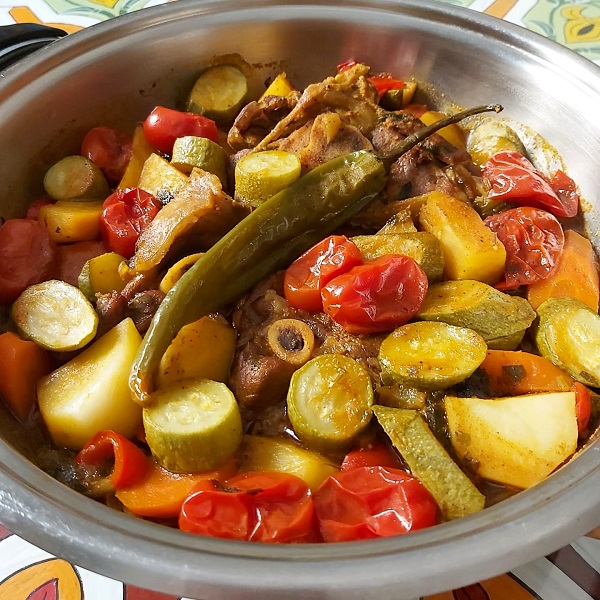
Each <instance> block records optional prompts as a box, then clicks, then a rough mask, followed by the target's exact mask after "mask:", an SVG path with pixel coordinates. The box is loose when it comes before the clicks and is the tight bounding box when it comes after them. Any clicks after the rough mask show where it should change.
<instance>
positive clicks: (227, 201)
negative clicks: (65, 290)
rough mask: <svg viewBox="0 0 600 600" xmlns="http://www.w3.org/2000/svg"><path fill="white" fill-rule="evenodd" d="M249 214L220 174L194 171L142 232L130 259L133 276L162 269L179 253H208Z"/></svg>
mask: <svg viewBox="0 0 600 600" xmlns="http://www.w3.org/2000/svg"><path fill="white" fill-rule="evenodd" d="M247 214H248V208H247V207H245V206H244V205H242V204H240V203H238V202H235V201H234V200H233V199H232V198H231V197H230V196H229V195H227V194H226V193H225V192H224V191H223V188H222V186H221V181H220V180H219V178H218V177H217V176H216V175H213V174H212V173H208V172H207V171H203V170H202V169H194V170H193V171H192V173H191V175H190V177H189V181H188V183H187V184H186V185H185V186H184V187H183V188H182V189H181V190H180V191H179V192H177V194H176V195H175V197H174V198H173V200H171V202H169V204H167V205H166V206H165V207H163V208H162V209H161V210H160V212H159V213H158V214H157V215H156V217H155V218H154V220H153V221H152V222H151V223H150V225H148V227H146V229H144V231H142V233H141V235H140V237H139V239H138V241H137V244H136V249H135V254H134V255H133V257H132V258H131V260H130V268H131V271H132V273H134V274H138V273H144V272H147V271H150V270H153V269H156V268H158V267H160V266H161V265H162V264H164V261H165V260H169V259H170V258H171V257H173V256H175V257H176V256H177V255H178V254H181V255H183V254H191V253H193V252H199V251H202V250H206V249H207V248H209V247H210V246H212V245H213V244H214V243H215V242H216V241H218V240H219V239H220V238H221V237H222V236H223V235H224V234H225V233H227V232H228V231H229V230H230V229H231V228H232V227H233V226H234V225H236V224H237V223H238V222H239V221H241V219H242V218H244V217H245V216H246V215H247Z"/></svg>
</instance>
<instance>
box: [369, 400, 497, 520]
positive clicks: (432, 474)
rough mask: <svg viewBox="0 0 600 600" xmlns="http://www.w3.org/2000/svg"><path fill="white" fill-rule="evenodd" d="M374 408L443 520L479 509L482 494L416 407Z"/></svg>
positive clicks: (482, 505) (480, 507) (386, 431)
mask: <svg viewBox="0 0 600 600" xmlns="http://www.w3.org/2000/svg"><path fill="white" fill-rule="evenodd" d="M373 412H374V413H375V416H376V417H377V420H378V421H379V424H380V425H381V427H382V428H383V430H384V431H385V433H386V434H387V435H388V437H389V438H390V440H391V441H392V444H394V447H395V448H396V450H398V452H400V454H401V455H402V458H403V459H404V461H405V462H406V464H407V465H408V466H409V468H410V470H411V472H412V474H413V475H414V476H415V477H417V478H418V479H419V480H420V481H421V483H422V484H423V485H424V486H425V487H426V488H427V489H428V490H429V492H430V493H431V495H432V496H433V497H434V498H435V501H436V502H437V503H438V506H439V507H440V510H441V512H442V516H443V517H444V519H446V520H452V519H458V518H460V517H464V516H466V515H469V514H472V513H475V512H477V511H480V510H481V509H482V508H483V507H484V505H485V496H484V495H483V494H482V493H481V492H480V491H479V490H478V489H477V488H476V487H475V485H474V484H473V483H472V482H471V480H470V479H469V478H468V477H467V476H466V475H465V474H464V473H463V472H462V470H461V469H460V467H459V466H458V465H457V464H456V463H455V462H454V461H453V460H452V458H451V457H450V455H449V454H448V453H447V452H446V450H445V449H444V447H443V446H442V445H441V444H440V442H439V441H438V440H437V438H436V437H435V435H433V433H432V432H431V430H430V429H429V427H428V425H427V423H426V422H425V421H424V419H423V417H422V416H421V415H420V414H419V413H418V412H417V411H416V410H405V409H402V408H389V407H387V406H374V407H373Z"/></svg>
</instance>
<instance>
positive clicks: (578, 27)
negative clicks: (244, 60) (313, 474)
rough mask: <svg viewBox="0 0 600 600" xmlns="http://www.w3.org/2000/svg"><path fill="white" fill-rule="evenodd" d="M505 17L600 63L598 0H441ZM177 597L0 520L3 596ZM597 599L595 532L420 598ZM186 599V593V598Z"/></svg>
mask: <svg viewBox="0 0 600 600" xmlns="http://www.w3.org/2000/svg"><path fill="white" fill-rule="evenodd" d="M443 1H445V2H447V3H448V4H454V5H457V6H463V7H466V8H470V9H473V10H478V11H481V12H484V13H487V14H489V15H493V16H495V17H498V18H502V19H506V20H507V21H510V22H512V23H516V24H518V25H521V26H523V27H526V28H528V29H530V30H532V31H535V32H537V33H540V34H542V35H544V36H546V37H548V38H550V39H552V40H555V41H557V42H559V43H561V44H563V45H565V46H567V47H568V48H570V49H571V50H573V51H575V52H578V53H580V54H581V55H582V56H585V57H586V58H588V59H590V60H592V61H594V62H596V63H597V64H599V65H600V0H589V1H587V2H582V1H577V0H443ZM163 2H165V0H22V1H19V0H0V25H8V24H11V23H15V22H17V23H25V22H28V23H44V24H47V25H53V26H56V27H60V28H61V29H64V30H65V31H67V32H68V33H72V32H74V31H77V30H79V29H81V28H83V27H88V26H90V25H92V24H94V23H97V22H99V21H103V20H106V19H110V18H112V17H116V16H118V15H122V14H125V13H128V12H132V11H135V10H140V9H143V8H145V7H149V6H153V5H156V4H162V3H163ZM84 598H85V600H178V598H177V597H176V596H172V595H168V594H162V593H158V592H151V591H148V590H143V589H140V588H138V587H134V586H131V585H127V584H126V583H122V582H118V581H114V580H111V579H108V578H106V577H102V576H100V575H97V574H95V573H93V572H91V571H88V570H86V569H83V568H81V567H78V566H76V565H71V564H70V563H68V562H67V561H65V560H63V559H61V558H58V557H55V556H52V555H51V554H48V553H47V552H45V551H43V550H41V549H39V548H36V547H35V546H33V545H31V544H30V543H28V542H26V541H25V540H23V539H21V538H19V537H18V536H16V535H14V534H11V533H10V532H9V531H8V530H6V529H4V528H3V527H2V526H1V525H0V600H84ZM484 599H489V600H534V599H537V600H590V599H594V600H600V540H595V539H591V538H582V539H580V540H578V541H576V542H574V543H573V544H571V545H569V546H568V547H566V548H563V549H561V550H559V551H558V552H555V553H553V554H552V555H550V556H548V557H545V558H541V559H539V560H536V561H534V562H532V563H529V564H526V565H523V566H522V567H519V568H517V569H514V570H513V571H512V572H511V573H508V574H505V575H501V576H499V577H495V578H493V579H490V580H486V581H482V582H480V583H478V584H475V585H471V586H468V587H466V588H461V589H460V590H453V591H448V592H445V593H442V594H436V595H434V596H428V597H427V598H425V599H424V600H484ZM184 600H185V599H184Z"/></svg>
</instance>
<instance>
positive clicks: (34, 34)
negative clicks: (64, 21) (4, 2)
mask: <svg viewBox="0 0 600 600" xmlns="http://www.w3.org/2000/svg"><path fill="white" fill-rule="evenodd" d="M65 35H67V32H66V31H63V30H62V29H57V28H56V27H48V26H47V25H38V24H36V23H17V24H16V25H4V26H2V27H0V71H2V70H4V69H6V68H7V67H9V66H10V65H12V64H13V63H15V62H17V61H18V60H19V59H21V58H24V57H25V56H28V55H29V54H31V53H32V52H35V51H36V50H38V49H39V48H43V47H44V46H46V45H48V44H50V43H51V42H54V41H56V40H58V39H60V38H61V37H64V36H65Z"/></svg>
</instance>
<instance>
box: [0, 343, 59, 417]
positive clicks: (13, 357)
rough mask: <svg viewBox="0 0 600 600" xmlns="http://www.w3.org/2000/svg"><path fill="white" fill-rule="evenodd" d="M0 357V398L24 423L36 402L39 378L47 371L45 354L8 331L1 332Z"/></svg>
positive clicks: (48, 367)
mask: <svg viewBox="0 0 600 600" xmlns="http://www.w3.org/2000/svg"><path fill="white" fill-rule="evenodd" d="M0 357H1V360H0V398H1V399H2V400H3V401H4V403H5V404H6V406H7V407H8V408H9V409H10V411H11V412H12V413H13V414H14V415H15V417H17V419H19V420H20V421H23V422H24V421H26V420H27V419H28V418H29V416H30V415H31V411H32V410H33V407H34V406H35V403H36V386H37V381H38V379H39V378H40V377H41V376H42V375H46V374H47V373H49V372H50V359H49V357H48V353H47V352H46V350H44V349H43V348H40V347H39V346H38V345H37V344H35V343H34V342H29V341H27V340H23V339H21V338H20V337H19V336H18V335H16V334H14V333H12V332H7V333H3V334H1V335H0Z"/></svg>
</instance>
